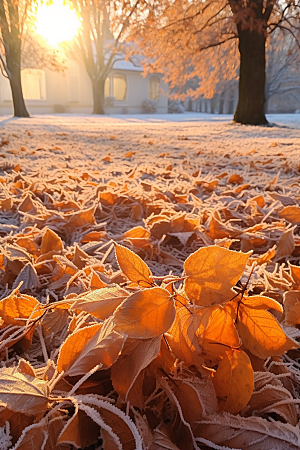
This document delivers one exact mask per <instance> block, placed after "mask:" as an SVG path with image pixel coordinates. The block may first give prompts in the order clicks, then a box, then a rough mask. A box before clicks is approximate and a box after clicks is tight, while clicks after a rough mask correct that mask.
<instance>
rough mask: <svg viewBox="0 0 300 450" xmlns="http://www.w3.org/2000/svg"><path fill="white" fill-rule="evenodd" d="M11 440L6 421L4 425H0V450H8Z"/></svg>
mask: <svg viewBox="0 0 300 450" xmlns="http://www.w3.org/2000/svg"><path fill="white" fill-rule="evenodd" d="M11 440H12V437H11V435H10V428H9V422H6V423H5V425H4V427H0V450H8V449H9V448H10V447H11V445H12V442H11Z"/></svg>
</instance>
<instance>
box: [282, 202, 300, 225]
mask: <svg viewBox="0 0 300 450" xmlns="http://www.w3.org/2000/svg"><path fill="white" fill-rule="evenodd" d="M278 215H279V217H283V219H285V220H287V221H288V222H290V223H295V224H296V223H300V208H299V206H286V207H285V208H283V209H282V210H281V211H280V212H279V214H278Z"/></svg>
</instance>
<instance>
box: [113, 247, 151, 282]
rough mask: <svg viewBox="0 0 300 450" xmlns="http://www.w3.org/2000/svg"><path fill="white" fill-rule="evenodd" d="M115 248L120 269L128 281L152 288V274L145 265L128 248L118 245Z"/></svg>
mask: <svg viewBox="0 0 300 450" xmlns="http://www.w3.org/2000/svg"><path fill="white" fill-rule="evenodd" d="M115 247H116V257H117V260H118V264H119V266H120V269H121V270H122V271H123V272H124V273H125V275H126V276H127V277H128V278H129V280H131V281H133V282H135V283H138V284H139V285H140V286H144V287H150V286H152V284H153V282H152V280H151V277H152V273H151V271H150V269H149V267H148V266H147V264H146V263H144V261H143V260H142V259H141V258H140V257H139V256H138V255H136V254H135V253H133V252H132V251H131V250H129V249H128V248H126V247H123V246H122V245H118V244H116V245H115Z"/></svg>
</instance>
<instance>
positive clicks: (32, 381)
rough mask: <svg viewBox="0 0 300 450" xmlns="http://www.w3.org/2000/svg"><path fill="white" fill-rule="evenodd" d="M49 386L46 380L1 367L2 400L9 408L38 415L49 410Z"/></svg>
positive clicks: (0, 386)
mask: <svg viewBox="0 0 300 450" xmlns="http://www.w3.org/2000/svg"><path fill="white" fill-rule="evenodd" d="M48 397H49V387H48V383H47V382H46V381H42V380H39V379H37V378H34V377H32V376H30V375H27V374H24V373H20V372H17V371H16V369H13V368H3V369H0V402H1V403H3V404H4V405H5V406H6V407H7V408H8V409H10V410H12V411H15V412H21V413H24V414H29V415H30V414H32V415H36V414H38V413H44V412H45V411H46V410H47V404H48Z"/></svg>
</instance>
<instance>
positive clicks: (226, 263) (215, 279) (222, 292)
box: [184, 246, 250, 305]
mask: <svg viewBox="0 0 300 450" xmlns="http://www.w3.org/2000/svg"><path fill="white" fill-rule="evenodd" d="M249 255H250V253H239V252H234V251H232V250H227V249H226V248H222V247H218V246H215V247H203V248H200V249H199V250H197V251H196V252H195V253H193V254H192V255H190V256H189V257H188V258H187V260H186V261H185V263H184V270H185V274H186V275H187V279H186V280H185V293H186V295H187V296H188V298H189V299H190V300H191V301H192V302H193V303H196V304H197V305H212V304H215V303H225V302H227V301H228V300H230V298H231V297H232V296H233V295H232V292H231V288H232V287H233V286H234V285H235V284H236V282H237V281H238V280H239V279H240V278H241V276H242V275H243V272H244V269H245V265H246V262H247V259H248V258H249Z"/></svg>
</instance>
